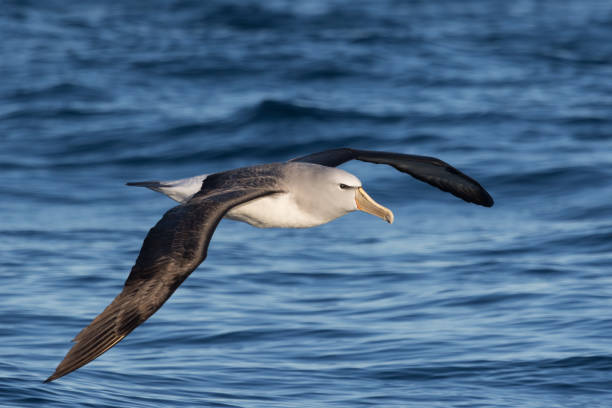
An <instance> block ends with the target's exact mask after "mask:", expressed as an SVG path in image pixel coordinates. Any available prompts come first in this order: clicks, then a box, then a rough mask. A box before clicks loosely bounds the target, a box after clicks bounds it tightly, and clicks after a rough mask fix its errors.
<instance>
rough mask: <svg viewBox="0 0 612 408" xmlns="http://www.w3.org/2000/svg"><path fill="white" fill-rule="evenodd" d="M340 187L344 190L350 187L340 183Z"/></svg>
mask: <svg viewBox="0 0 612 408" xmlns="http://www.w3.org/2000/svg"><path fill="white" fill-rule="evenodd" d="M340 188H341V189H343V190H346V189H347V188H350V187H349V186H347V185H346V184H343V183H340Z"/></svg>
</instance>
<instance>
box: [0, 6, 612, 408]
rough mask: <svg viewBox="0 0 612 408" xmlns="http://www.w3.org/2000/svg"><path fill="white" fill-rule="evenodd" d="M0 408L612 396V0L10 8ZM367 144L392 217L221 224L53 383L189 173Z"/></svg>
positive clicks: (405, 403)
mask: <svg viewBox="0 0 612 408" xmlns="http://www.w3.org/2000/svg"><path fill="white" fill-rule="evenodd" d="M0 38H1V40H0V170H1V173H0V174H1V176H0V189H1V194H0V213H1V214H2V221H1V222H0V254H1V256H0V341H1V347H0V406H1V407H3V408H4V407H19V408H22V407H76V406H81V407H92V408H93V407H96V408H98V407H126V408H128V407H129V408H136V407H152V406H156V407H161V406H163V407H244V408H255V407H261V408H264V407H266V408H267V407H282V408H294V407H295V408H304V407H419V408H430V407H470V408H472V407H546V408H550V407H610V406H612V2H610V1H598V0H580V1H578V0H560V1H545V0H542V1H538V0H515V1H511V2H505V1H491V0H466V1H451V0H439V1H418V0H414V1H397V0H380V1H369V2H368V1H348V0H309V1H303V2H299V1H288V0H271V1H237V0H236V1H230V0H227V1H226V0H210V1H194V0H150V1H147V2H144V1H136V0H135V1H125V2H104V1H95V0H86V1H82V0H79V1H76V0H62V1H60V0H27V1H24V0H4V1H2V2H1V5H0ZM343 146H347V147H354V148H362V149H371V150H383V151H395V152H402V153H410V154H423V155H429V156H435V157H438V158H440V159H442V160H445V161H447V162H449V163H451V164H452V165H454V166H456V167H457V168H459V169H461V170H462V171H463V172H465V173H467V174H469V175H470V176H472V177H474V178H476V179H477V180H478V181H479V182H481V184H482V185H483V186H485V187H486V188H487V190H488V191H489V192H490V193H491V195H492V196H493V198H494V199H495V201H496V204H495V206H494V207H492V208H484V207H479V206H475V205H472V204H468V203H465V202H463V201H461V200H458V199H457V198H455V197H453V196H451V195H450V194H446V193H443V192H441V191H439V190H437V189H435V188H432V187H431V186H429V185H426V184H424V183H421V182H419V181H417V180H414V179H412V178H411V177H409V176H408V175H406V174H402V173H399V172H397V171H395V170H394V169H393V168H391V167H388V166H380V165H374V164H369V163H363V162H350V163H347V164H346V165H344V166H343V168H344V169H346V170H348V171H350V172H352V173H354V174H355V175H357V176H358V177H359V178H360V179H361V180H362V181H363V185H364V187H365V189H366V190H367V191H368V192H369V193H370V195H371V196H372V197H373V198H374V199H375V200H377V201H378V202H380V203H381V204H383V205H385V206H387V207H389V208H391V209H392V210H393V211H394V213H395V223H394V224H393V225H388V224H386V223H384V222H382V221H381V220H380V219H378V218H376V217H372V216H370V215H367V214H364V213H352V214H349V215H347V216H345V217H342V218H340V219H338V220H335V221H333V222H332V223H329V224H326V225H323V226H320V227H316V228H311V229H295V230H294V229H257V228H253V227H252V226H250V225H247V224H243V223H238V222H234V221H229V220H225V221H222V222H221V223H220V225H219V228H218V229H217V231H216V233H215V235H214V237H213V239H212V242H211V246H210V249H209V255H208V258H207V259H206V261H205V262H204V263H203V264H202V265H201V266H200V267H199V268H198V269H197V270H196V271H195V272H194V273H193V274H192V275H191V276H190V277H189V278H188V279H187V280H186V281H185V282H184V284H183V285H182V286H181V287H180V288H179V289H178V290H177V292H176V293H175V294H174V295H173V296H172V297H171V298H170V300H169V301H168V302H167V303H166V304H165V305H164V307H162V308H161V309H160V310H159V311H158V312H157V313H156V314H155V315H154V316H153V317H152V318H151V319H150V320H148V321H147V322H145V323H144V324H143V325H142V326H141V327H139V328H137V329H136V330H135V331H134V332H133V333H132V334H130V335H129V336H128V337H127V338H125V339H124V340H123V341H122V342H121V343H119V344H118V345H117V346H116V347H114V348H113V349H111V350H110V351H109V352H107V353H106V354H104V355H102V356H101V357H100V358H98V359H97V360H95V361H93V362H92V363H90V364H88V365H86V366H84V367H82V368H80V369H79V370H77V371H75V372H73V373H71V374H69V375H68V376H66V377H63V378H61V379H59V380H57V381H55V382H52V383H49V384H43V383H42V381H43V380H44V379H45V378H47V377H48V376H49V375H50V374H51V373H52V372H53V370H54V369H55V367H56V366H57V364H58V363H59V362H60V361H61V360H62V358H63V357H64V355H65V353H66V352H67V351H68V349H69V348H70V345H71V343H70V340H71V339H72V338H73V337H74V336H75V335H76V334H77V333H78V332H79V331H80V330H81V329H82V328H83V327H84V326H86V325H87V324H88V323H89V322H90V321H91V319H93V317H95V316H96V315H97V314H98V313H100V312H101V311H102V310H103V309H104V307H106V306H107V305H108V304H109V303H110V301H111V300H112V299H113V298H114V296H115V295H116V294H117V293H119V291H120V290H121V288H122V285H123V283H124V281H125V279H126V277H127V275H128V273H129V270H130V268H131V267H132V265H133V263H134V260H135V259H136V256H137V254H138V251H139V249H140V246H141V244H142V240H143V238H144V237H145V235H146V233H147V231H148V230H149V228H151V227H152V226H153V225H154V224H155V223H156V222H157V220H158V219H159V218H160V217H161V216H162V215H163V214H164V212H165V211H167V210H168V209H169V208H171V207H172V206H174V205H175V204H176V203H174V202H172V201H170V200H169V199H168V198H166V197H163V196H162V195H160V194H158V193H155V192H152V191H150V190H146V189H142V188H135V187H126V186H125V182H126V181H139V180H172V179H177V178H182V177H189V176H193V175H197V174H204V173H214V172H217V171H222V170H226V169H231V168H235V167H239V166H247V165H252V164H257V163H265V162H274V161H285V160H288V159H290V158H293V157H297V156H301V155H305V154H308V153H311V152H315V151H320V150H325V149H330V148H335V147H343Z"/></svg>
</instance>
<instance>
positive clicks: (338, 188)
mask: <svg viewBox="0 0 612 408" xmlns="http://www.w3.org/2000/svg"><path fill="white" fill-rule="evenodd" d="M288 175H289V177H288V180H289V181H290V182H291V184H294V185H295V186H298V185H299V188H296V189H291V187H290V188H289V190H290V191H291V192H292V193H294V194H295V200H296V202H297V204H298V206H300V208H301V209H302V210H303V211H305V212H309V213H312V214H316V215H317V217H320V223H321V224H323V223H326V222H329V221H332V220H334V219H336V218H338V217H341V216H343V215H345V214H347V213H349V212H352V211H355V210H361V211H364V212H367V213H370V214H372V215H376V216H378V217H380V218H382V219H384V220H385V221H387V222H389V223H392V222H393V213H392V212H391V211H390V210H389V209H387V208H385V207H383V206H381V205H380V204H378V203H376V202H375V201H374V200H373V199H372V198H371V197H370V196H369V195H368V194H367V193H366V192H365V191H364V189H363V188H362V186H361V181H360V180H359V179H358V178H357V177H356V176H354V175H352V174H351V173H349V172H347V171H344V170H341V169H337V168H335V167H327V166H320V165H318V164H310V163H291V166H290V168H289V174H288Z"/></svg>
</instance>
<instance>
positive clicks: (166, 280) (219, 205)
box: [45, 188, 277, 382]
mask: <svg viewBox="0 0 612 408" xmlns="http://www.w3.org/2000/svg"><path fill="white" fill-rule="evenodd" d="M275 192H277V191H274V190H272V189H262V188H257V189H255V188H253V189H246V190H245V189H242V190H222V191H220V192H218V193H214V192H213V193H212V194H211V193H209V194H205V193H204V192H201V193H198V194H197V195H196V196H195V197H193V198H192V199H191V200H189V201H188V202H187V203H186V204H184V205H179V206H177V207H174V208H172V209H171V210H169V211H168V212H166V214H164V216H163V217H162V219H161V220H160V221H159V222H158V223H157V224H156V225H155V226H154V227H153V228H151V230H150V231H149V233H148V234H147V237H146V238H145V240H144V243H143V244H142V248H141V250H140V254H139V255H138V258H137V259H136V264H135V265H134V266H133V267H132V271H131V272H130V275H129V277H128V278H127V280H126V282H125V286H124V287H123V290H122V291H121V293H119V295H118V296H117V297H116V298H115V299H114V300H113V301H112V303H111V304H110V305H108V306H107V307H106V309H104V311H103V312H102V313H100V314H99V315H98V317H96V318H95V319H94V320H93V321H92V322H91V324H90V325H89V326H87V327H85V328H84V329H83V330H82V331H81V332H80V333H79V334H78V335H77V336H76V337H75V339H74V341H75V342H76V344H75V345H74V346H73V347H72V348H71V349H70V351H69V352H68V354H66V357H64V360H63V361H62V362H61V363H60V364H59V365H58V366H57V369H56V370H55V372H54V373H53V375H51V376H50V377H49V378H47V379H46V380H45V382H49V381H53V380H55V379H57V378H59V377H62V376H64V375H66V374H68V373H70V372H71V371H74V370H76V369H77V368H79V367H81V366H83V365H85V364H87V363H89V362H90V361H92V360H94V359H95V358H97V357H98V356H100V355H101V354H102V353H104V352H105V351H107V350H108V349H110V348H111V347H113V346H114V345H115V344H117V343H118V342H119V341H120V340H121V339H123V338H124V337H125V336H127V335H128V334H129V333H130V332H131V331H132V330H134V329H135V328H136V327H137V326H139V325H140V324H141V323H143V322H144V321H145V320H147V319H148V318H149V317H151V315H152V314H153V313H155V312H156V311H157V309H159V308H160V307H161V306H162V305H163V304H164V302H165V301H166V300H167V299H168V298H169V297H170V295H172V293H174V291H175V290H176V288H178V286H179V285H180V284H181V283H182V282H183V281H184V280H185V279H186V278H187V277H188V276H189V274H190V273H191V272H192V271H193V270H194V269H195V268H196V267H197V266H198V265H199V264H200V263H202V261H204V259H205V258H206V253H207V249H208V244H209V242H210V239H211V237H212V235H213V232H214V231H215V228H216V227H217V224H218V223H219V221H220V220H221V218H222V217H223V216H224V215H225V213H226V212H227V211H228V210H229V209H231V208H232V207H234V206H236V205H239V204H242V203H245V202H247V201H250V200H253V199H256V198H259V197H263V196H265V195H269V194H273V193H275Z"/></svg>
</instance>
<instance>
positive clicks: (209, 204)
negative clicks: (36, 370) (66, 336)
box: [45, 148, 493, 382]
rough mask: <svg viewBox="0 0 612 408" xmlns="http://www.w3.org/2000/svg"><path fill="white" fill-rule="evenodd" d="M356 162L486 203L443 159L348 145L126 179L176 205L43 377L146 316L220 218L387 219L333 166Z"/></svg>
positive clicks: (94, 351)
mask: <svg viewBox="0 0 612 408" xmlns="http://www.w3.org/2000/svg"><path fill="white" fill-rule="evenodd" d="M354 159H356V160H361V161H365V162H370V163H378V164H387V165H390V166H393V167H395V168H396V169H397V170H399V171H401V172H403V173H407V174H410V175H411V176H413V177H415V178H417V179H418V180H421V181H423V182H425V183H428V184H431V185H432V186H435V187H437V188H439V189H440V190H442V191H446V192H448V193H451V194H453V195H455V196H457V197H459V198H461V199H463V200H465V201H467V202H471V203H474V204H478V205H482V206H485V207H491V206H492V205H493V199H492V198H491V196H490V195H489V193H487V191H486V190H485V189H484V188H483V187H482V186H481V185H480V184H479V183H478V182H477V181H476V180H474V179H472V178H470V177H469V176H467V175H465V174H463V173H462V172H461V171H459V170H457V169H456V168H454V167H452V166H451V165H449V164H447V163H445V162H443V161H442V160H439V159H436V158H433V157H426V156H416V155H408V154H399V153H390V152H378V151H368V150H357V149H350V148H340V149H333V150H326V151H322V152H318V153H313V154H310V155H307V156H303V157H298V158H295V159H293V160H290V161H288V162H283V163H271V164H261V165H256V166H250V167H243V168H239V169H233V170H228V171H224V172H220V173H214V174H208V175H201V176H195V177H190V178H187V179H181V180H174V181H165V182H164V181H145V182H129V183H127V184H128V185H130V186H142V187H148V188H150V189H152V190H155V191H158V192H161V193H163V194H165V195H167V196H168V197H170V198H172V199H173V200H175V201H178V202H179V203H180V205H178V206H176V207H174V208H172V209H170V210H169V211H168V212H166V213H165V214H164V216H163V217H162V218H161V220H159V222H158V223H157V224H156V225H155V226H154V227H153V228H151V230H150V231H149V233H148V234H147V236H146V238H145V240H144V242H143V244H142V248H141V249H140V253H139V254H138V258H137V259H136V263H135V264H134V266H133V267H132V270H131V272H130V274H129V276H128V278H127V280H126V281H125V285H124V287H123V290H122V291H121V293H119V295H117V297H116V298H115V299H114V300H113V301H112V302H111V303H110V304H109V305H108V306H107V307H106V309H104V311H103V312H102V313H100V314H99V315H98V316H97V317H96V318H95V319H94V320H93V321H92V322H91V323H90V324H89V325H88V326H87V327H85V328H84V329H83V330H82V331H81V332H80V333H79V334H78V335H77V336H76V337H75V338H74V340H73V341H74V342H75V344H74V345H73V347H72V348H71V349H70V350H69V351H68V353H67V354H66V356H65V357H64V359H63V360H62V362H61V363H60V364H59V365H58V366H57V368H56V370H55V372H54V373H53V374H52V375H51V376H50V377H49V378H47V379H46V380H45V382H49V381H53V380H56V379H58V378H60V377H62V376H64V375H66V374H68V373H70V372H72V371H74V370H76V369H78V368H80V367H82V366H83V365H85V364H87V363H89V362H90V361H92V360H94V359H95V358H97V357H99V356H100V355H101V354H102V353H104V352H106V351H107V350H109V349H110V348H111V347H113V346H114V345H116V344H117V343H118V342H119V341H121V340H122V339H123V338H124V337H125V336H127V335H128V334H129V333H130V332H131V331H132V330H134V329H135V328H136V327H138V326H139V325H140V324H142V323H143V322H144V321H145V320H147V319H148V318H149V317H151V315H153V313H155V312H156V311H157V310H158V309H159V308H160V307H161V306H162V305H163V304H164V302H165V301H166V300H167V299H168V298H169V297H170V295H172V293H174V291H175V290H176V288H178V287H179V285H180V284H181V283H182V282H183V281H184V280H185V279H186V278H187V277H188V276H189V274H190V273H191V272H193V271H194V270H195V269H196V268H197V267H198V265H200V264H201V263H202V262H203V261H204V259H205V258H206V254H207V250H208V244H209V243H210V239H211V238H212V235H213V233H214V231H215V228H216V227H217V225H218V224H219V221H221V219H222V218H223V217H227V218H230V219H234V220H238V221H243V222H246V223H249V224H251V225H253V226H256V227H260V228H272V227H277V228H308V227H313V226H316V225H321V224H325V223H327V222H330V221H332V220H334V219H336V218H338V217H341V216H343V215H345V214H347V213H349V212H352V211H356V210H360V211H364V212H367V213H370V214H372V215H375V216H377V217H380V218H382V219H383V220H385V221H387V222H388V223H392V222H393V213H392V212H391V210H389V209H388V208H385V207H383V206H382V205H380V204H378V203H377V202H376V201H374V200H373V199H372V198H371V197H370V196H369V195H368V194H367V193H366V192H365V190H364V189H363V187H362V185H361V181H360V180H359V179H358V178H357V177H356V176H354V175H353V174H351V173H348V172H346V171H344V170H341V169H337V168H336V166H339V165H341V164H342V163H345V162H347V161H349V160H354Z"/></svg>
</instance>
